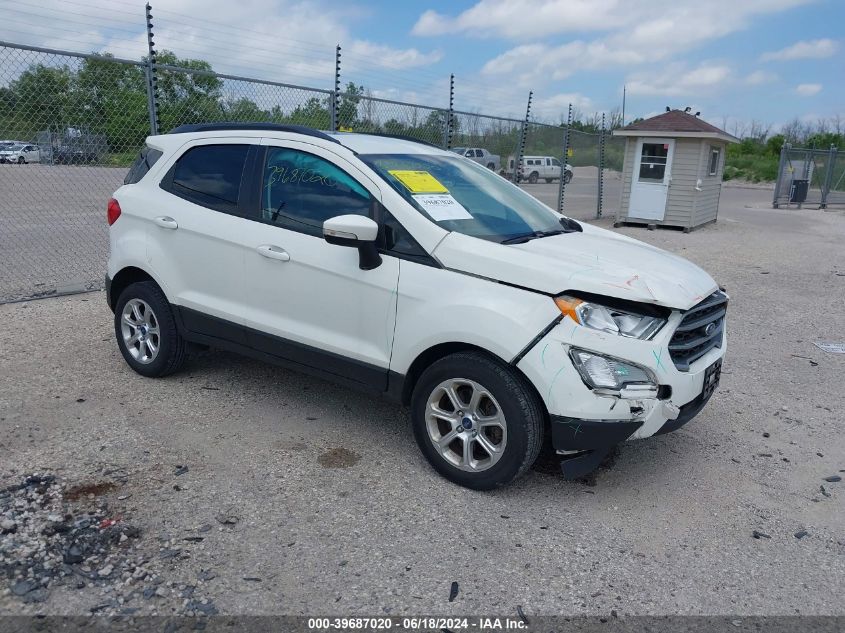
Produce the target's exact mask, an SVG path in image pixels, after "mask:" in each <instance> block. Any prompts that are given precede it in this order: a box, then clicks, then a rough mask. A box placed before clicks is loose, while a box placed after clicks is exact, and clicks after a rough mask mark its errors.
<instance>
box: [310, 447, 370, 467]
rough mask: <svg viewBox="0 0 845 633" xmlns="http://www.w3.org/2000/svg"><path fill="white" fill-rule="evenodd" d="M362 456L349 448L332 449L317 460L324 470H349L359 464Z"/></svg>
mask: <svg viewBox="0 0 845 633" xmlns="http://www.w3.org/2000/svg"><path fill="white" fill-rule="evenodd" d="M360 459H361V456H360V455H359V454H358V453H356V452H354V451H350V450H349V449H347V448H342V447H341V448H330V449H329V450H327V451H326V452H325V453H323V454H322V455H320V456H319V457H318V458H317V462H318V463H319V464H320V466H322V467H323V468H349V467H351V466H354V465H355V464H357V463H358V461H359V460H360Z"/></svg>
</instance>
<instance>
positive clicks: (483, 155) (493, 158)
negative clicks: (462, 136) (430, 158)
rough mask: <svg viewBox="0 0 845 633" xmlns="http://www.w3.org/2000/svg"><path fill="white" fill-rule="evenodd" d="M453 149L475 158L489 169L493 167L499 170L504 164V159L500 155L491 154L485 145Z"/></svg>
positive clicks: (494, 169)
mask: <svg viewBox="0 0 845 633" xmlns="http://www.w3.org/2000/svg"><path fill="white" fill-rule="evenodd" d="M452 151H453V152H455V153H456V154H460V155H461V156H465V157H467V158H469V159H470V160H474V161H475V162H476V163H478V164H479V165H484V166H485V167H486V168H487V169H492V170H493V171H499V168H500V167H501V165H502V160H501V158H499V156H498V155H496V154H491V153H490V152H488V151H487V150H486V149H484V148H483V147H453V148H452Z"/></svg>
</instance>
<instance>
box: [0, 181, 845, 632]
mask: <svg viewBox="0 0 845 633" xmlns="http://www.w3.org/2000/svg"><path fill="white" fill-rule="evenodd" d="M551 187H554V185H551ZM767 201H768V194H767V193H766V192H760V191H755V190H753V189H743V190H733V192H728V191H727V190H726V192H725V194H723V197H722V212H721V214H720V220H719V222H718V224H716V225H711V226H708V227H706V228H703V229H701V230H699V231H696V232H693V233H691V234H688V235H686V234H683V233H680V232H676V231H666V230H663V231H653V232H649V231H645V230H643V229H636V228H622V229H619V230H620V232H623V233H626V234H629V235H633V236H635V237H637V238H639V239H643V240H645V241H648V242H651V243H654V244H657V245H659V246H662V247H664V248H667V249H669V250H672V251H675V252H678V253H680V254H682V255H684V256H685V257H688V258H689V259H691V260H693V261H695V262H696V263H698V264H700V265H702V266H703V267H705V268H706V269H707V270H708V271H710V272H711V273H712V274H713V275H714V277H715V278H716V279H717V280H718V281H719V282H720V283H722V284H724V285H725V286H726V287H727V290H728V292H729V293H730V295H731V307H730V309H729V351H728V357H727V360H726V362H725V369H724V373H723V377H722V384H721V387H720V388H719V390H718V392H717V394H716V396H714V398H713V399H712V400H711V402H710V403H709V404H708V406H707V407H706V408H705V410H704V411H703V412H702V413H701V414H700V416H699V417H698V418H697V419H695V420H694V421H693V422H691V423H690V424H689V425H687V426H686V427H685V428H683V429H682V430H680V431H678V432H676V433H674V434H670V435H666V436H661V437H657V438H651V439H649V440H643V441H638V442H632V443H628V444H626V445H624V446H623V447H622V448H621V449H620V450H619V451H618V453H617V454H616V455H615V458H614V459H613V461H612V463H608V464H605V465H604V466H603V468H602V469H601V470H600V471H599V472H598V474H597V475H596V476H595V477H593V478H591V479H590V480H589V481H586V482H566V481H563V480H562V479H561V478H560V477H558V476H557V475H556V474H555V473H554V472H553V471H550V470H549V469H548V468H544V467H538V468H535V470H534V471H532V472H530V473H529V474H528V476H526V477H525V478H523V479H521V480H520V481H518V482H516V483H515V484H514V485H512V486H510V487H508V488H506V489H504V490H499V491H495V492H491V493H478V492H472V491H469V490H465V489H462V488H458V487H456V486H453V485H451V484H449V483H447V482H446V481H445V480H443V479H441V478H440V477H438V476H437V475H435V474H434V472H433V471H432V470H431V469H430V468H429V467H428V465H427V464H426V463H425V461H424V460H423V458H422V456H421V455H420V453H419V451H418V450H417V447H416V445H415V444H414V441H413V438H412V435H411V431H410V425H409V419H408V415H407V412H406V411H405V410H403V409H401V408H399V407H396V406H394V405H392V404H388V403H385V402H381V401H376V400H372V399H370V398H368V397H366V396H363V395H360V394H358V393H355V392H352V391H349V390H346V389H344V388H341V387H337V386H334V385H331V384H328V383H325V382H322V381H320V380H317V379H314V378H309V377H305V376H302V375H298V374H295V373H292V372H289V371H286V370H283V369H279V368H276V367H271V366H268V365H263V364H260V363H258V362H254V361H251V360H247V359H243V358H240V357H236V356H233V355H230V354H226V353H223V352H216V351H207V352H202V353H198V354H195V355H194V356H193V357H192V358H191V360H190V361H189V363H188V364H187V367H186V368H185V369H184V370H183V371H182V372H181V373H179V374H178V375H175V376H172V377H170V378H167V379H163V380H150V379H145V378H142V377H140V376H138V375H136V374H134V373H133V372H131V371H130V370H129V368H128V367H127V366H126V364H125V363H124V362H123V360H122V358H121V356H120V354H119V352H118V350H117V347H116V345H115V343H114V341H113V331H112V325H111V313H110V312H109V310H108V308H107V307H106V306H105V302H104V296H103V295H102V294H101V293H88V294H83V295H76V296H70V297H60V298H52V299H44V300H40V301H32V302H27V303H17V304H7V305H2V306H0V322H2V323H3V327H2V328H0V490H2V491H3V492H0V529H2V532H3V533H2V535H0V572H3V575H4V576H5V578H4V579H3V580H2V585H0V587H2V588H0V614H27V613H45V614H87V613H91V612H95V613H101V612H102V613H121V612H126V610H127V609H128V610H132V609H137V611H135V613H153V612H155V613H159V614H179V613H189V612H194V613H204V612H206V611H207V612H214V611H218V612H220V613H226V614H271V613H272V614H309V615H324V614H353V613H355V614H362V615H363V614H367V615H380V614H393V615H401V614H444V615H445V614H453V615H462V614H468V613H498V614H504V615H514V616H515V615H516V614H517V605H521V609H522V610H523V611H524V613H525V614H527V615H528V616H529V617H530V616H531V615H532V614H533V615H536V614H560V613H566V614H584V615H586V614H604V615H607V614H610V613H611V611H616V612H617V613H618V614H620V615H632V614H707V615H713V614H765V615H794V614H816V615H824V614H838V615H843V614H845V602H843V601H842V598H841V596H842V595H843V592H844V591H845V531H843V526H845V510H843V499H845V488H843V486H845V483H843V482H842V481H838V478H839V477H841V476H843V475H845V473H843V471H845V439H843V430H845V429H843V421H842V412H843V404H845V403H844V402H843V397H842V395H841V385H842V373H843V369H845V355H835V354H830V353H825V352H822V351H820V350H819V349H818V348H816V347H815V346H814V345H813V344H812V342H813V341H845V310H843V307H845V306H843V304H844V303H845V259H843V255H842V253H843V246H842V245H843V239H845V215H843V214H842V213H841V212H828V213H825V212H822V211H810V210H804V211H800V212H797V211H785V210H780V211H773V210H771V209H765V208H764V207H765V206H766V204H767ZM601 224H602V225H603V226H609V224H610V221H609V220H608V221H602V222H601ZM32 476H35V478H34V479H33V478H32ZM28 478H29V479H28ZM27 482H28V483H27ZM80 491H81V492H80ZM13 524H14V525H13ZM124 537H125V538H124ZM74 544H76V545H77V547H81V550H82V551H80V552H79V553H80V555H81V556H82V560H81V561H78V562H73V561H77V558H76V557H71V558H70V559H68V558H66V554H67V552H68V551H69V548H70V547H71V546H72V545H74ZM68 560H70V561H71V562H68ZM45 562H46V563H47V565H46V566H45ZM104 567H105V568H106V569H105V571H107V572H109V573H105V571H104ZM109 567H110V568H111V569H108V568H109ZM21 583H25V584H21ZM453 583H457V584H456V585H453ZM453 587H454V589H455V590H456V591H457V593H456V595H455V596H454V600H453V601H450V600H449V598H450V593H452V592H453ZM33 592H38V593H35V594H34V595H33ZM203 601H205V602H203ZM203 609H205V611H203ZM130 612H132V611H130Z"/></svg>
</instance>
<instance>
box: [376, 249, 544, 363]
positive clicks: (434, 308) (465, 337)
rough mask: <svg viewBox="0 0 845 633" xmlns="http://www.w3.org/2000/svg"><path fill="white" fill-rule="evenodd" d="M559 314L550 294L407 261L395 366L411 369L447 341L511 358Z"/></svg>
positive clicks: (399, 306)
mask: <svg viewBox="0 0 845 633" xmlns="http://www.w3.org/2000/svg"><path fill="white" fill-rule="evenodd" d="M559 316H560V310H559V309H558V308H557V307H556V306H555V304H554V301H552V299H551V298H550V297H548V296H546V295H543V294H539V293H536V292H532V291H529V290H524V289H521V288H515V287H513V286H506V285H503V284H500V283H497V282H494V281H491V280H488V279H483V278H480V277H475V276H473V275H467V274H464V273H459V272H455V271H451V270H446V269H433V268H431V267H429V266H423V265H420V264H416V263H413V262H405V261H403V262H402V263H401V269H400V275H399V300H398V304H397V317H396V336H395V338H394V345H393V355H392V357H391V362H390V369H391V370H392V371H395V372H398V373H401V374H405V373H406V372H407V371H408V368H409V367H410V366H411V364H412V363H413V362H414V360H415V359H416V358H417V357H418V356H419V355H420V354H422V353H423V352H424V351H426V350H427V349H429V348H431V347H434V346H436V345H440V344H443V343H466V344H469V345H474V346H476V347H480V348H482V349H484V350H486V351H488V352H490V353H492V354H494V355H496V356H498V357H499V358H501V359H502V360H503V361H505V362H510V361H511V360H513V359H514V357H516V356H517V354H519V353H520V352H521V351H522V350H523V349H524V348H525V347H526V346H527V345H528V344H529V343H531V342H532V341H533V340H534V339H535V338H536V336H537V335H538V334H539V333H540V332H542V331H543V329H544V328H546V327H547V326H548V325H549V324H550V323H551V322H552V321H553V320H554V319H556V318H558V317H559Z"/></svg>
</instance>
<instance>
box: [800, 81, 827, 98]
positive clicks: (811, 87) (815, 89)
mask: <svg viewBox="0 0 845 633" xmlns="http://www.w3.org/2000/svg"><path fill="white" fill-rule="evenodd" d="M821 91H822V85H821V84H798V85H797V86H796V87H795V92H796V93H798V94H799V95H801V96H802V97H812V96H813V95H817V94H819V93H820V92H821Z"/></svg>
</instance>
